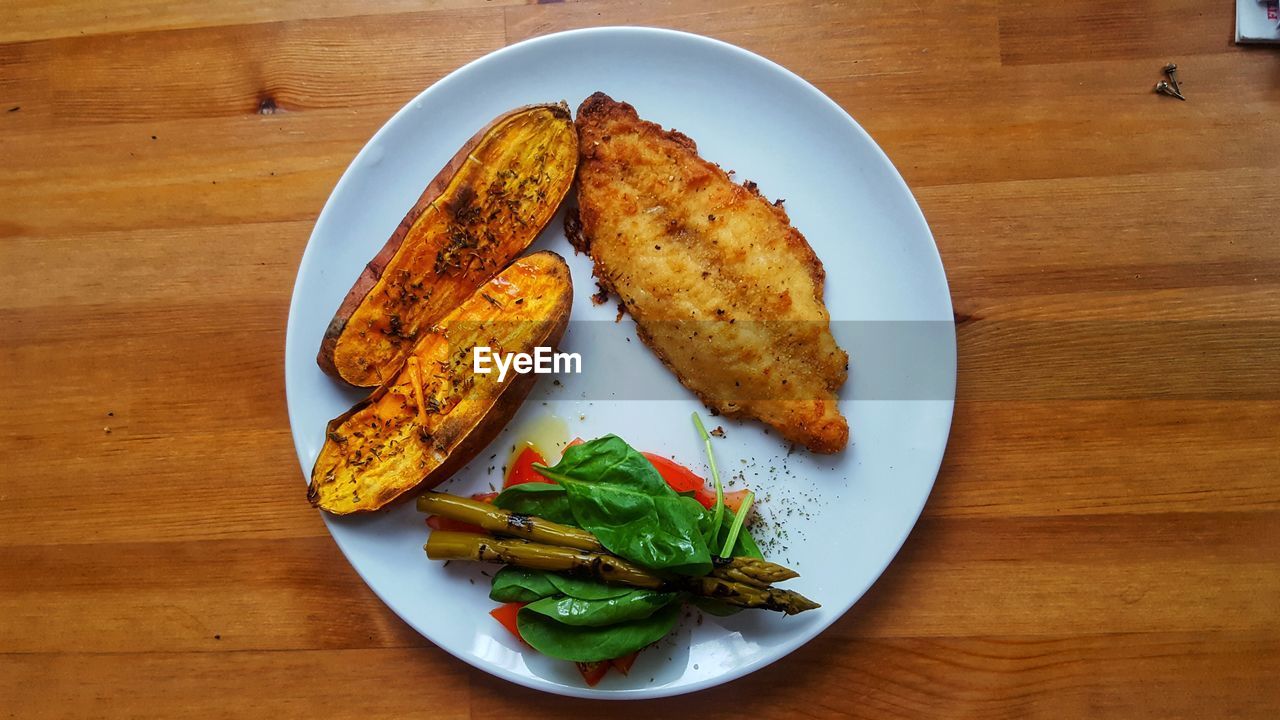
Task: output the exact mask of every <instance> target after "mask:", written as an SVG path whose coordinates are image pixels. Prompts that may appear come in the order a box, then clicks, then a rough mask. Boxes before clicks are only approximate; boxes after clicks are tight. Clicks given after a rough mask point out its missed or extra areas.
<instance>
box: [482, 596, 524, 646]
mask: <svg viewBox="0 0 1280 720" xmlns="http://www.w3.org/2000/svg"><path fill="white" fill-rule="evenodd" d="M525 605H528V603H522V602H509V603H503V604H502V605H499V606H498V607H496V608H494V609H492V610H490V611H489V614H490V615H492V616H493V619H494V620H497V621H498V622H500V623H502V627H504V628H506V629H508V630H510V631H511V634H512V635H515V636H516V637H518V638H520V641H521V642H524V638H521V637H520V626H519V625H517V624H516V615H517V614H518V613H519V612H520V608H522V607H524V606H525Z"/></svg>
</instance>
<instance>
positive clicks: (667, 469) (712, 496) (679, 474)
mask: <svg viewBox="0 0 1280 720" xmlns="http://www.w3.org/2000/svg"><path fill="white" fill-rule="evenodd" d="M642 454H643V455H644V456H645V457H646V458H648V460H649V462H651V463H653V467H654V468H655V469H657V471H658V474H659V475H661V476H662V479H663V480H666V481H667V484H668V485H670V486H671V489H672V490H675V491H676V492H679V493H683V492H690V491H692V492H693V499H694V500H697V501H698V502H700V503H702V507H705V508H707V509H708V510H710V509H711V508H713V507H715V506H716V493H715V491H714V490H712V491H708V490H707V481H706V480H703V479H702V478H701V477H700V476H698V475H695V474H694V473H693V471H692V470H690V469H689V468H687V467H685V466H683V465H681V464H680V463H678V462H676V461H675V460H672V459H670V458H665V457H662V456H661V455H658V454H656V453H642Z"/></svg>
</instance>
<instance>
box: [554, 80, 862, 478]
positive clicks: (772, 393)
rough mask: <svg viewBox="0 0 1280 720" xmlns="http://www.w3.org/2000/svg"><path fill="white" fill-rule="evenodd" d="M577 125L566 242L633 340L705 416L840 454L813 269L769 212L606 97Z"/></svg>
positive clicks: (691, 151) (840, 373)
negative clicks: (621, 315) (589, 266)
mask: <svg viewBox="0 0 1280 720" xmlns="http://www.w3.org/2000/svg"><path fill="white" fill-rule="evenodd" d="M576 122H577V126H578V138H579V142H578V147H579V152H580V154H581V158H580V162H579V165H578V203H579V212H580V217H581V228H580V231H579V228H571V229H570V233H569V235H570V239H571V240H573V241H574V244H575V245H576V246H577V247H578V249H579V250H582V251H584V252H587V253H588V254H589V255H590V256H591V259H592V260H593V261H594V263H595V275H596V277H597V279H598V280H599V281H600V284H601V286H602V287H603V288H604V289H606V290H608V291H610V292H612V293H614V294H616V295H617V296H618V297H619V299H620V300H621V301H622V304H623V306H624V307H625V309H626V310H627V312H629V313H630V314H631V316H632V317H633V318H635V321H636V325H637V330H638V333H639V335H640V338H641V339H642V340H643V341H644V342H645V344H647V345H648V346H649V347H650V348H651V349H652V350H653V351H654V352H655V353H656V354H657V355H658V357H659V358H661V359H662V362H663V363H665V364H666V365H667V367H668V368H670V369H671V371H672V372H673V373H675V375H676V377H678V378H679V379H680V382H682V383H683V384H684V385H685V387H687V388H689V389H690V390H692V391H693V392H694V393H695V394H696V395H697V396H698V397H699V398H700V399H701V400H702V401H703V402H704V403H705V404H706V405H707V406H708V407H709V408H711V409H712V410H714V411H718V412H720V413H723V414H725V415H727V416H730V417H746V418H755V419H757V420H760V421H763V422H764V423H766V424H768V425H770V426H772V427H774V428H776V429H777V430H778V432H779V433H781V435H782V436H783V437H784V438H785V439H787V440H789V441H791V442H794V443H798V444H801V445H804V446H805V447H807V448H809V449H810V450H812V451H814V452H820V453H834V452H839V451H840V450H842V449H843V448H844V447H845V446H846V445H847V444H848V441H849V425H848V422H846V421H845V419H844V417H843V416H841V415H840V409H839V407H838V406H837V404H836V397H837V393H838V392H839V390H840V386H841V385H843V384H844V381H845V378H846V376H847V374H848V355H846V354H845V352H844V351H843V350H841V349H840V347H839V346H838V345H836V341H835V338H834V337H832V335H831V330H830V315H829V314H828V313H827V308H826V306H825V305H824V304H823V301H822V293H823V280H824V273H823V270H822V263H821V262H819V260H818V258H817V256H816V255H814V253H813V249H812V248H811V247H809V243H808V242H807V241H805V239H804V236H803V235H801V234H800V233H799V231H797V230H796V229H795V228H793V227H791V221H790V219H789V218H788V217H787V213H786V211H784V210H783V209H782V206H781V203H777V204H775V203H771V202H769V201H768V200H766V199H764V198H763V197H762V196H761V195H760V193H759V192H758V191H757V190H756V186H755V184H754V183H750V182H748V183H746V184H745V185H739V184H737V183H735V182H733V180H732V179H730V177H729V175H728V174H727V173H725V171H723V170H721V169H720V167H719V166H717V165H715V164H712V163H709V162H707V161H706V160H703V159H702V158H701V157H700V156H699V155H698V149H697V146H696V145H694V142H693V141H692V140H690V139H689V138H688V137H685V136H684V135H682V134H680V133H678V132H676V131H674V130H671V131H666V130H663V129H662V128H661V127H660V126H658V125H656V124H654V123H651V122H647V121H644V120H641V119H640V118H639V116H638V115H637V114H636V111H635V108H633V107H631V106H630V105H628V104H626V103H622V102H617V101H615V100H613V99H612V98H610V97H609V96H608V95H605V94H604V93H596V94H594V95H592V96H591V97H589V98H587V99H586V100H585V101H583V103H582V105H581V106H580V107H579V108H578V117H577V121H576Z"/></svg>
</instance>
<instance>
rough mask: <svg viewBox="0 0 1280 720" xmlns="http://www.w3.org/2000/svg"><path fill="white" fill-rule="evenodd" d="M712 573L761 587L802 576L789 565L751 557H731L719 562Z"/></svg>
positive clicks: (726, 578)
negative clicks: (785, 565)
mask: <svg viewBox="0 0 1280 720" xmlns="http://www.w3.org/2000/svg"><path fill="white" fill-rule="evenodd" d="M711 575H712V576H713V577H718V578H724V579H725V580H732V581H734V582H740V583H746V584H747V585H754V586H756V587H761V588H763V587H769V586H770V585H772V584H773V583H776V582H782V581H783V580H790V579H791V578H797V577H800V573H797V572H796V571H795V570H792V569H791V568H789V567H784V566H782V565H779V564H777V563H771V562H769V561H768V560H758V559H756V558H749V557H735V558H729V559H728V560H727V561H723V563H722V564H721V563H719V562H718V563H717V565H716V567H715V569H713V570H712V571H711Z"/></svg>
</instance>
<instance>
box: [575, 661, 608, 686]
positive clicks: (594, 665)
mask: <svg viewBox="0 0 1280 720" xmlns="http://www.w3.org/2000/svg"><path fill="white" fill-rule="evenodd" d="M574 664H575V665H577V666H578V672H580V673H582V679H583V680H586V681H587V685H588V686H590V687H595V686H596V683H598V682H600V681H601V680H603V679H604V676H605V675H606V674H607V673H608V672H609V661H608V660H602V661H600V662H580V663H574Z"/></svg>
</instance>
